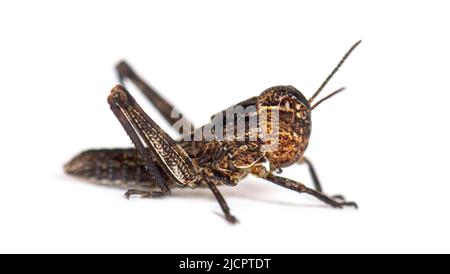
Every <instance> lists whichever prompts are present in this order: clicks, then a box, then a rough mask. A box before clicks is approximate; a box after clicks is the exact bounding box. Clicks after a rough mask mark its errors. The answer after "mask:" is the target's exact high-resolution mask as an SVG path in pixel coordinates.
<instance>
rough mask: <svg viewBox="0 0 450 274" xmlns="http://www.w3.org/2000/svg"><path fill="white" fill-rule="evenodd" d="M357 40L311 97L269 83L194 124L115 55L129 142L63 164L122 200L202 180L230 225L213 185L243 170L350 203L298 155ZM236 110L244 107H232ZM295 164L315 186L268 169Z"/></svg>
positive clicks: (331, 201)
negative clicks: (120, 191)
mask: <svg viewBox="0 0 450 274" xmlns="http://www.w3.org/2000/svg"><path fill="white" fill-rule="evenodd" d="M360 42H361V41H358V42H357V43H356V44H354V45H353V46H352V47H351V48H350V49H349V50H348V51H347V53H346V54H345V55H344V57H343V58H342V59H341V60H340V62H339V63H338V65H337V66H336V67H335V68H334V70H333V71H332V72H331V74H330V75H329V76H328V77H327V78H326V80H325V81H324V82H323V83H322V85H321V86H320V87H319V89H318V90H317V91H316V92H315V93H314V94H313V96H312V97H311V98H309V99H306V98H305V96H303V94H302V93H300V91H298V90H297V89H295V88H294V87H292V86H275V87H271V88H269V89H267V90H265V91H264V92H263V93H261V94H260V95H259V96H255V97H252V98H250V99H247V100H245V101H243V102H240V103H239V104H236V105H234V106H232V107H230V108H228V109H226V110H224V111H222V112H219V113H217V114H216V115H214V116H213V117H212V118H211V122H210V123H209V124H206V125H204V126H202V127H200V128H195V127H194V126H193V124H192V123H190V122H189V121H188V120H187V119H186V118H184V117H183V116H182V115H181V114H179V113H178V112H176V111H174V108H173V106H172V105H171V104H170V103H169V102H167V101H166V100H165V99H163V98H162V97H161V96H160V95H159V94H158V93H157V92H156V91H155V90H154V89H153V88H152V87H150V86H149V85H148V84H146V83H145V82H144V81H143V80H142V79H141V78H140V77H139V76H138V75H137V74H136V73H135V72H134V71H133V70H132V69H131V68H130V66H129V65H127V63H125V62H123V61H122V62H120V63H119V64H118V65H117V67H116V69H117V72H118V76H119V81H120V82H121V84H122V85H117V86H115V87H114V88H113V89H112V91H111V94H110V95H109V97H108V103H109V105H110V108H111V110H112V112H113V113H114V115H115V116H116V117H117V119H118V120H119V122H120V123H121V125H122V127H123V128H124V129H125V131H126V132H127V134H128V135H129V137H130V138H131V141H132V142H133V144H134V145H135V148H124V149H94V150H87V151H84V152H82V153H80V154H79V155H77V156H76V157H74V158H73V159H72V160H71V161H70V162H69V163H67V164H66V165H65V166H64V169H65V171H66V172H67V173H69V174H72V175H75V176H78V177H82V178H88V179H93V181H95V182H99V183H102V184H107V185H115V186H120V187H124V188H127V189H128V191H127V192H126V193H125V197H126V198H129V197H130V196H131V195H138V196H140V197H162V196H167V195H170V188H172V187H191V188H197V187H206V186H208V187H209V188H210V189H211V191H212V192H213V194H214V195H215V197H216V198H217V200H218V202H219V204H220V206H221V208H222V210H223V213H224V214H225V218H226V220H228V221H229V222H231V223H235V222H236V221H237V219H236V218H235V217H234V216H233V215H231V213H230V209H229V207H228V205H227V203H226V202H225V200H224V198H223V196H222V195H221V193H220V192H219V190H218V188H217V186H219V185H229V186H234V185H236V184H237V183H238V182H239V181H240V180H242V179H243V178H244V177H246V176H247V175H248V174H253V175H255V176H257V177H259V178H263V179H265V180H268V181H270V182H273V183H275V184H277V185H280V186H283V187H285V188H288V189H291V190H294V191H297V192H300V193H307V194H310V195H312V196H314V197H316V198H317V199H319V200H321V201H322V202H324V203H326V204H328V205H330V206H332V207H334V208H342V207H344V206H353V207H355V208H356V207H357V205H356V203H354V202H348V201H345V200H344V198H343V197H342V196H340V195H336V196H328V195H326V194H324V193H323V191H322V187H321V185H320V182H319V179H318V177H317V175H316V172H315V170H314V168H313V166H312V164H311V162H310V161H309V160H308V158H306V157H305V156H304V155H303V154H304V152H305V150H306V148H307V146H308V143H309V137H310V133H311V111H312V110H313V109H314V108H316V107H317V106H318V105H319V104H320V103H322V102H323V101H325V100H326V99H328V98H330V97H331V96H333V95H335V94H336V93H338V92H340V91H342V90H343V89H344V88H341V89H338V90H337V91H335V92H333V93H331V94H330V95H328V96H326V97H325V98H323V99H321V100H319V101H318V102H316V103H315V104H313V105H311V104H312V103H313V101H314V100H315V99H316V97H317V96H318V95H319V93H320V92H321V91H322V90H323V88H324V87H325V85H326V84H327V83H328V81H329V80H330V79H331V78H332V77H333V75H334V74H335V73H336V72H337V70H338V69H339V67H340V66H341V65H342V64H343V63H344V61H345V60H346V59H347V57H348V56H349V55H350V53H351V52H352V51H353V50H354V49H355V48H356V46H358V45H359V44H360ZM125 79H128V80H131V82H133V83H134V84H135V85H136V86H137V87H138V88H139V89H140V90H141V91H142V92H143V93H144V94H145V96H146V97H147V98H148V99H149V100H150V102H151V103H152V104H153V105H154V106H155V107H156V108H157V109H158V111H160V112H161V114H162V115H163V116H164V118H165V119H166V120H167V121H168V122H169V123H170V124H171V125H172V126H174V127H176V128H178V129H179V131H180V133H181V134H182V135H181V138H180V139H178V140H174V139H172V138H171V137H170V136H169V135H168V134H167V133H166V132H164V131H163V130H162V129H161V128H160V127H159V126H158V125H157V124H156V123H155V122H154V121H153V120H152V119H151V118H150V117H149V116H148V115H147V114H146V113H145V112H144V111H143V110H142V108H141V107H140V106H139V105H138V104H137V102H136V101H135V100H134V98H133V97H132V96H131V95H130V93H129V92H128V91H127V90H126V89H125V88H124V80H125ZM239 108H240V109H241V110H242V109H243V110H244V111H240V112H239V111H236V109H239ZM230 110H233V111H230ZM295 163H300V164H302V163H305V164H306V165H307V166H308V168H309V171H310V173H311V177H312V179H313V182H314V189H313V188H309V187H307V186H305V185H303V184H302V183H299V182H296V181H293V180H290V179H287V178H284V177H280V176H278V175H276V174H275V173H280V172H281V169H282V168H285V167H288V166H290V165H292V164H295ZM158 187H159V189H157V190H155V188H158Z"/></svg>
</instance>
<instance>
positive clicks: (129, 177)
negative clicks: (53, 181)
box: [64, 148, 171, 188]
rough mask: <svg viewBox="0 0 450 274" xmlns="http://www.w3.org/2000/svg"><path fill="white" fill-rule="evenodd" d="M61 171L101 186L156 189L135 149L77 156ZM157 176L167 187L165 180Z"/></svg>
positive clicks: (153, 180) (100, 151) (95, 151)
mask: <svg viewBox="0 0 450 274" xmlns="http://www.w3.org/2000/svg"><path fill="white" fill-rule="evenodd" d="M64 170H65V171H66V172H67V173H68V174H70V175H73V176H76V177H80V178H85V179H89V180H90V181H93V182H95V183H99V184H103V185H113V186H118V187H123V188H152V187H157V184H156V181H155V179H154V175H153V174H151V173H150V172H148V171H147V170H146V168H145V165H144V162H143V160H142V159H141V157H140V156H139V155H138V153H137V151H136V149H134V148H125V149H92V150H86V151H83V152H81V153H80V154H79V155H77V156H75V157H74V158H73V159H72V160H70V161H69V162H68V163H67V164H66V165H64ZM160 172H161V174H162V175H163V177H164V178H165V179H166V181H167V182H168V183H169V185H171V182H170V181H169V178H167V176H165V175H164V172H163V171H162V170H161V169H160Z"/></svg>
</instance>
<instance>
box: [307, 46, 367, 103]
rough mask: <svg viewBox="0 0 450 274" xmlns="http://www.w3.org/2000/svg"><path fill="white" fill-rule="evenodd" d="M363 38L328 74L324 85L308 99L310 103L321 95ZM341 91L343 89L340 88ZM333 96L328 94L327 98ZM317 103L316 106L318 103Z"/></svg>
mask: <svg viewBox="0 0 450 274" xmlns="http://www.w3.org/2000/svg"><path fill="white" fill-rule="evenodd" d="M361 42H362V41H361V40H359V41H358V42H356V43H355V44H354V45H353V46H352V47H351V48H350V49H349V50H348V51H347V53H345V55H344V57H342V59H341V61H339V63H338V64H337V66H336V67H335V68H334V69H333V71H332V72H331V73H330V75H328V77H327V79H325V81H323V83H322V85H320V87H319V89H318V90H317V91H316V92H315V93H314V95H313V96H311V98H310V99H309V100H308V103H310V104H311V102H312V101H314V99H316V97H317V95H319V93H320V92H321V91H322V90H323V88H324V87H325V86H326V85H327V84H328V82H329V81H330V79H331V78H333V76H334V74H335V73H336V72H337V71H338V70H339V68H340V67H341V66H342V64H343V63H344V62H345V60H346V59H347V58H348V56H349V55H350V54H351V53H352V51H353V50H354V49H355V48H356V47H357V46H358V45H359V44H361ZM339 91H341V90H339ZM336 93H337V91H335V92H333V93H332V94H331V95H334V94H336ZM330 97H331V96H327V97H326V98H325V99H328V98H330ZM323 101H324V100H321V101H320V102H318V103H321V102H323ZM318 103H317V104H315V105H314V106H317V105H318Z"/></svg>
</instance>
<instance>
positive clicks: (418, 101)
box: [0, 1, 450, 253]
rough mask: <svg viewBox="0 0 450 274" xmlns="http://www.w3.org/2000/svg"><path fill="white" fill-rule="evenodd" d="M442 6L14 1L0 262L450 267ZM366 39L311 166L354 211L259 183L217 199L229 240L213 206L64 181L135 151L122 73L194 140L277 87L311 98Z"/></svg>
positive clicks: (327, 108)
mask: <svg viewBox="0 0 450 274" xmlns="http://www.w3.org/2000/svg"><path fill="white" fill-rule="evenodd" d="M447 2H448V1H376V2H371V3H369V2H368V1H367V2H363V1H309V3H308V4H307V3H301V2H299V1H271V2H268V1H245V2H244V1H222V2H218V1H179V2H174V1H161V2H158V3H150V2H148V1H123V2H118V1H96V2H94V1H72V2H68V1H8V2H6V1H2V2H1V4H0V35H1V37H0V77H1V78H0V79H1V82H0V84H1V85H0V88H1V105H0V112H1V116H0V117H1V118H0V119H1V126H2V130H1V132H2V134H1V144H2V150H1V153H0V159H1V163H0V165H1V179H0V193H1V196H0V252H39V253H41V252H149V253H162V252H169V253H172V252H188V253H194V252H219V253H223V252H233V253H234V252H257V253H261V252H270V253H281V252H294V253H298V252H305V253H309V252H338V253H341V252H344V253H346V252H358V253H360V252H450V236H449V233H448V232H449V229H450V222H449V219H448V217H449V214H448V213H449V210H450V199H449V195H450V180H449V173H448V170H449V167H448V164H449V152H450V151H449V145H448V140H449V137H450V136H449V135H450V134H449V126H448V121H447V119H448V117H449V114H450V111H449V109H448V104H449V99H450V90H449V87H450V85H449V80H448V79H449V64H450V53H449V52H450V50H449V49H450V40H449V35H448V26H449V25H450V17H449V15H448V11H449V7H448V5H447ZM359 39H362V40H363V43H362V44H361V45H360V47H359V48H357V50H356V51H355V52H354V54H353V55H352V56H351V57H350V58H349V59H348V61H347V62H346V63H345V64H344V66H343V67H342V69H341V70H340V71H339V73H338V74H337V75H336V77H335V78H334V79H333V80H332V81H331V82H330V83H329V85H328V87H327V88H326V90H325V92H324V94H323V95H325V94H327V93H329V92H331V91H333V90H335V89H337V88H339V87H341V86H346V87H347V90H346V91H345V92H344V93H342V94H340V95H338V96H336V97H334V98H333V99H331V100H329V101H327V102H326V103H324V104H323V105H321V106H320V107H319V108H317V109H316V110H314V113H313V133H312V136H311V143H310V147H309V148H308V150H307V153H306V155H308V156H309V157H310V158H311V159H312V160H313V162H314V163H315V165H316V168H317V170H318V173H319V176H320V178H321V180H322V183H323V185H324V188H325V191H326V192H327V193H330V194H336V193H342V194H345V196H346V197H348V199H351V200H355V201H357V202H358V203H359V205H360V210H358V211H356V210H352V209H347V210H334V209H331V208H329V207H326V206H323V205H322V204H321V203H320V202H318V201H317V200H314V199H312V198H309V197H307V196H305V195H299V194H297V193H293V192H290V191H288V190H285V189H282V188H280V187H278V186H275V185H272V184H270V183H268V182H264V181H261V180H257V179H255V178H247V179H245V180H244V181H242V182H241V183H240V184H239V185H238V186H237V187H235V188H223V189H222V191H223V194H224V196H225V198H226V199H227V201H228V203H229V205H230V207H231V209H232V212H233V214H235V215H236V216H237V217H238V218H239V220H240V224H239V225H235V226H232V225H229V224H227V223H226V222H225V221H224V220H223V218H222V217H221V216H220V213H221V211H220V208H219V206H218V204H217V202H216V201H215V199H214V197H213V196H212V194H211V193H209V191H208V190H203V191H202V190H195V191H189V190H183V191H175V192H174V195H173V197H170V198H167V199H162V200H146V199H142V200H141V199H133V200H130V201H127V200H125V199H123V197H122V194H123V192H124V191H123V190H118V189H110V188H106V187H99V186H95V185H91V184H88V183H86V182H82V181H79V180H76V179H74V178H70V177H68V176H66V175H65V174H64V173H63V170H62V165H63V164H64V163H65V162H66V161H68V160H69V159H70V158H71V157H72V156H73V155H75V154H76V153H78V152H80V151H81V150H84V149H87V148H92V147H93V148H95V147H127V146H130V145H131V142H130V141H129V139H128V137H127V136H126V134H125V132H124V131H123V129H122V128H121V126H120V124H119V123H118V122H117V120H116V119H115V117H114V115H113V114H112V113H111V112H110V110H109V107H108V105H107V103H106V97H107V96H108V94H109V91H110V89H111V88H112V87H113V86H114V85H115V84H116V78H115V73H114V70H113V67H114V65H115V63H116V62H117V61H118V60H120V59H122V58H126V59H127V60H128V61H129V62H130V63H131V64H132V65H133V66H134V67H135V68H136V70H137V71H138V72H139V73H140V74H141V75H142V76H144V77H145V78H146V79H147V80H148V81H149V82H150V83H151V84H152V85H153V86H155V87H156V88H157V89H158V90H159V91H160V92H161V93H162V94H163V95H164V96H165V97H166V98H168V99H169V100H170V101H171V102H173V103H174V104H175V105H177V106H178V107H179V109H181V110H182V111H183V112H184V113H185V114H186V115H187V116H188V117H189V118H191V119H192V120H193V121H195V123H196V124H197V125H200V124H203V123H205V122H207V121H208V119H209V117H210V115H211V114H214V113H215V112H217V111H219V110H222V109H224V108H226V107H228V106H230V105H232V104H233V103H237V102H239V101H242V100H244V99H247V98H249V97H251V96H254V95H258V94H259V93H260V92H262V91H263V90H264V89H266V88H268V87H270V86H273V85H278V84H291V85H294V86H295V87H297V88H298V89H299V90H301V91H302V92H303V93H304V94H305V95H306V96H307V97H309V96H310V95H312V93H313V92H314V91H315V90H316V89H317V87H318V86H319V85H320V83H321V82H322V80H323V79H325V77H326V76H327V75H328V73H329V72H330V71H331V70H332V68H333V66H334V65H335V64H336V63H337V61H338V60H339V59H340V58H341V56H342V55H343V54H344V53H345V51H346V50H347V49H348V48H349V47H350V46H351V45H352V44H353V43H354V42H356V41H357V40H359ZM133 95H135V97H136V98H137V100H138V101H139V102H140V103H141V105H143V107H144V109H145V110H147V111H148V113H149V114H150V115H151V116H152V117H154V119H155V120H156V121H157V122H158V123H159V124H160V125H161V126H163V127H164V128H165V129H169V128H168V126H167V124H165V123H164V121H163V119H162V118H161V116H159V115H158V114H157V113H156V112H155V111H154V109H153V108H152V107H151V106H150V104H148V103H147V102H146V101H145V99H144V98H143V97H142V96H141V95H140V94H139V93H138V92H136V91H135V90H133ZM323 95H322V96H323ZM169 132H170V134H172V136H176V135H175V134H174V132H173V131H169ZM283 175H284V176H287V177H290V178H292V179H296V180H299V181H302V182H304V183H305V184H308V185H310V184H311V180H310V177H309V174H308V172H307V170H306V168H305V167H303V166H292V167H290V168H288V169H285V171H284V173H283Z"/></svg>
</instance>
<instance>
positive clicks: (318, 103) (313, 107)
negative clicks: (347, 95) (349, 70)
mask: <svg viewBox="0 0 450 274" xmlns="http://www.w3.org/2000/svg"><path fill="white" fill-rule="evenodd" d="M343 90H345V87H342V88H340V89H338V90H336V91H335V92H333V93H331V94H330V95H328V96H325V97H324V98H322V99H320V100H319V102H317V103H315V104H314V105H313V106H312V107H311V108H310V110H311V111H312V110H313V109H315V108H316V107H317V106H318V105H320V103H322V102H323V101H325V100H327V99H330V97H332V96H333V95H336V94H338V93H339V92H341V91H343Z"/></svg>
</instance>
